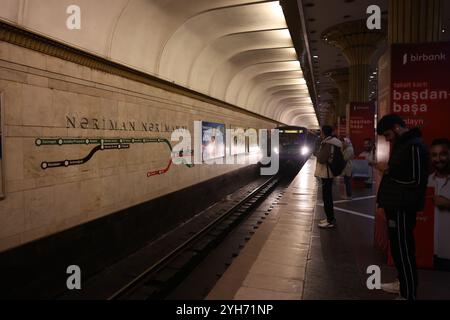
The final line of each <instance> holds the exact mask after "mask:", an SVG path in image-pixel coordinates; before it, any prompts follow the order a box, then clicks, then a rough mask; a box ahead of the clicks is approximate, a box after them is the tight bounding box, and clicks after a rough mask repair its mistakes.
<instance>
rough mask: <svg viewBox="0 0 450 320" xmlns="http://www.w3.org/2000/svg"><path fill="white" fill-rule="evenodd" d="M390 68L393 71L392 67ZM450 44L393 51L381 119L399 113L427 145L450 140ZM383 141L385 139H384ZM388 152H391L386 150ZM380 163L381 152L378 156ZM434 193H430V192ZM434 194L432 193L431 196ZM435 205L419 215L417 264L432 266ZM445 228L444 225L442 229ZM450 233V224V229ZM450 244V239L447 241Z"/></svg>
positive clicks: (381, 240) (379, 226)
mask: <svg viewBox="0 0 450 320" xmlns="http://www.w3.org/2000/svg"><path fill="white" fill-rule="evenodd" d="M388 69H389V68H388ZM449 74H450V42H437V43H424V44H395V45H392V46H391V48H390V83H391V85H390V94H389V95H387V96H390V99H389V105H388V107H387V108H384V107H383V108H380V110H379V113H378V117H379V118H381V117H383V116H384V115H386V114H387V113H396V114H399V115H400V116H401V117H402V118H403V119H404V120H405V122H406V125H407V126H408V127H409V128H412V127H419V128H420V129H421V130H422V135H423V139H424V141H425V143H426V144H427V145H428V146H430V145H431V142H432V141H433V140H434V139H436V138H450V126H449V125H448V124H447V122H448V119H450V77H449ZM382 139H383V138H382ZM386 153H388V150H386ZM377 156H378V161H382V160H383V159H385V158H386V157H383V159H380V158H381V157H380V153H377ZM428 193H430V190H428ZM431 196H432V195H430V194H428V197H431ZM434 208H435V207H434V204H433V202H432V201H430V200H429V199H427V204H426V207H425V210H424V212H421V213H419V214H418V217H417V226H416V232H415V237H416V243H418V244H419V245H418V247H417V265H418V266H419V267H423V268H427V267H430V266H431V261H432V256H433V246H436V245H438V244H437V243H434V244H433V233H434V229H435V228H436V227H439V226H436V223H434V222H433V221H434V215H433V214H434ZM377 220H378V221H377ZM382 220H383V216H382V215H379V214H377V218H376V223H375V225H376V227H375V235H376V237H375V241H376V243H377V245H378V246H380V247H383V248H384V247H385V245H384V244H385V243H386V238H387V235H386V232H383V229H384V228H383V225H385V223H383V221H382ZM440 227H442V226H440ZM448 229H449V230H450V225H449V226H448ZM447 241H450V238H449V239H448V240H447Z"/></svg>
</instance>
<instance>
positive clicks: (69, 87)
mask: <svg viewBox="0 0 450 320" xmlns="http://www.w3.org/2000/svg"><path fill="white" fill-rule="evenodd" d="M0 93H2V94H3V104H2V108H3V115H4V119H3V122H4V128H3V134H4V138H5V139H4V148H3V150H4V154H3V159H2V162H3V166H4V170H3V172H2V175H3V178H4V180H5V189H6V197H5V198H4V199H3V200H0V252H1V251H4V250H7V249H10V248H13V247H16V246H18V245H21V244H24V243H27V242H29V241H32V240H36V239H39V238H42V237H45V236H47V235H50V234H53V233H56V232H59V231H62V230H65V229H68V228H70V227H73V226H76V225H78V224H81V223H84V222H87V221H90V220H93V219H96V218H99V217H103V216H105V215H108V214H111V213H113V212H116V211H118V210H121V209H124V208H128V207H131V206H133V205H136V204H139V203H142V202H145V201H148V200H151V199H154V198H157V197H159V196H162V195H164V194H167V193H170V192H174V191H177V190H180V189H182V188H185V187H187V186H190V185H193V184H196V183H199V182H202V181H205V180H207V179H210V178H213V177H216V176H219V175H221V174H224V173H227V172H231V171H233V170H236V169H238V168H240V167H243V166H245V165H196V166H195V167H193V168H189V167H187V166H183V165H172V166H171V167H170V170H169V171H168V172H167V173H165V174H161V175H155V176H150V177H149V176H148V174H147V173H148V172H150V171H154V170H158V169H163V168H165V167H166V166H167V165H168V162H169V160H170V151H169V148H168V146H167V145H166V144H164V143H145V144H144V143H139V142H135V143H132V142H130V140H125V142H123V143H120V142H119V143H115V147H114V149H107V148H105V149H100V150H98V151H96V152H95V153H94V154H93V156H92V158H90V159H89V160H88V161H86V162H85V163H82V164H79V165H69V166H65V164H68V162H66V163H65V161H66V160H68V161H70V160H79V159H82V158H85V157H86V156H88V155H89V153H90V152H91V151H93V149H94V148H95V147H96V146H98V145H99V144H98V143H97V142H98V141H101V140H102V139H103V141H105V139H121V138H122V139H132V138H134V139H137V140H138V141H140V140H139V139H143V138H165V139H170V134H171V130H172V129H173V128H174V127H176V126H181V127H187V128H188V129H189V130H191V132H193V125H194V121H197V120H204V121H209V122H218V123H225V124H226V126H227V128H229V127H230V126H233V127H243V128H257V129H258V128H273V127H274V124H273V123H272V122H269V121H265V120H263V119H261V118H256V117H252V116H251V115H247V114H243V113H240V112H237V111H234V110H231V109H226V108H223V107H219V106H216V105H213V104H210V103H206V102H203V101H200V100H196V99H193V98H190V97H187V96H184V95H180V94H176V93H173V92H169V91H165V90H162V89H159V88H156V87H152V86H149V85H147V84H143V83H139V82H135V81H132V80H128V79H126V78H122V77H119V76H115V75H112V74H108V73H104V72H100V71H96V70H93V69H90V68H87V67H84V66H80V65H77V64H74V63H70V62H67V61H64V60H62V59H58V58H55V57H52V56H47V55H44V54H41V53H38V52H35V51H32V50H29V49H25V48H22V47H19V46H15V45H12V44H9V43H6V42H0ZM157 127H158V129H159V130H157ZM145 128H146V129H145ZM150 128H152V130H150ZM59 139H73V140H72V141H69V140H61V141H63V143H62V144H59ZM86 139H89V141H88V143H86V142H84V140H86ZM96 139H98V141H96ZM127 141H128V142H127ZM174 143H175V142H174ZM106 144H107V143H106ZM113 144H114V143H113ZM104 145H105V144H104ZM117 145H120V146H121V148H120V149H118V147H117ZM100 147H101V146H100ZM58 161H61V166H60V167H51V164H52V163H53V164H54V163H55V162H58ZM193 201H195V200H193ZM162 218H163V217H162Z"/></svg>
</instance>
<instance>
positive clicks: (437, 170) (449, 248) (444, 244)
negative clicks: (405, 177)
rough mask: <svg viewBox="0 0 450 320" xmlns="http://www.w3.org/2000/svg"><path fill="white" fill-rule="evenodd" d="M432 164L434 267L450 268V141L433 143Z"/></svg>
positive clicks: (442, 140)
mask: <svg viewBox="0 0 450 320" xmlns="http://www.w3.org/2000/svg"><path fill="white" fill-rule="evenodd" d="M430 154H431V164H432V166H433V169H434V172H433V173H432V174H431V175H430V176H429V177H428V186H429V187H433V188H434V191H435V196H434V198H433V202H434V205H435V209H434V255H435V257H434V266H435V268H436V269H449V268H450V140H449V139H446V138H441V139H435V140H433V142H432V143H431V150H430Z"/></svg>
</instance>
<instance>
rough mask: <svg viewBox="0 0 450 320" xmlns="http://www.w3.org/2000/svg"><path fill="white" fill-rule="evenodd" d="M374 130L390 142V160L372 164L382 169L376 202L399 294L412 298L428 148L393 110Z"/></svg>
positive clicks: (426, 175)
mask: <svg viewBox="0 0 450 320" xmlns="http://www.w3.org/2000/svg"><path fill="white" fill-rule="evenodd" d="M377 134H378V135H382V136H384V137H385V139H386V141H388V142H390V143H391V144H392V148H391V152H390V156H389V162H388V163H378V164H376V165H375V167H376V168H377V169H378V170H380V172H382V173H383V177H382V179H381V182H380V186H379V188H378V193H377V204H378V207H379V208H383V209H384V212H385V214H386V222H387V227H388V235H389V243H390V248H391V254H392V258H393V260H394V263H395V267H396V269H397V275H398V278H399V281H400V294H401V296H402V297H403V298H405V299H408V300H415V299H416V293H417V286H418V275H417V266H416V249H415V239H414V228H415V226H416V216H417V212H418V211H421V210H423V208H424V204H425V192H426V188H427V182H428V181H427V180H428V152H427V149H426V146H425V145H424V143H423V140H422V138H421V136H422V134H421V132H420V129H418V128H412V129H408V128H406V124H405V121H404V120H403V119H402V118H400V116H398V115H396V114H388V115H386V116H384V117H383V118H381V120H380V121H379V122H378V126H377Z"/></svg>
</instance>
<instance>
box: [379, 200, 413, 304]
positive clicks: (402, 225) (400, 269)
mask: <svg viewBox="0 0 450 320" xmlns="http://www.w3.org/2000/svg"><path fill="white" fill-rule="evenodd" d="M385 212H386V220H387V224H388V230H389V240H390V245H391V254H392V258H393V259H394V263H395V267H396V269H397V273H398V279H399V281H400V294H401V296H402V297H403V298H405V299H408V300H415V299H416V292H417V285H418V280H417V267H416V244H415V240H414V233H413V231H414V228H415V227H416V215H417V212H412V211H406V210H404V209H398V208H385Z"/></svg>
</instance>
